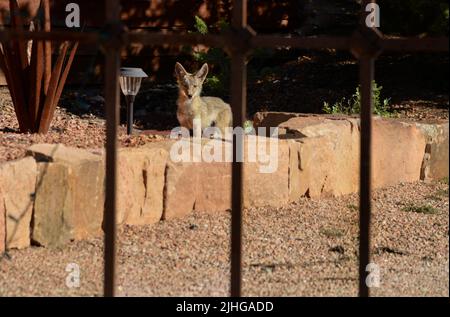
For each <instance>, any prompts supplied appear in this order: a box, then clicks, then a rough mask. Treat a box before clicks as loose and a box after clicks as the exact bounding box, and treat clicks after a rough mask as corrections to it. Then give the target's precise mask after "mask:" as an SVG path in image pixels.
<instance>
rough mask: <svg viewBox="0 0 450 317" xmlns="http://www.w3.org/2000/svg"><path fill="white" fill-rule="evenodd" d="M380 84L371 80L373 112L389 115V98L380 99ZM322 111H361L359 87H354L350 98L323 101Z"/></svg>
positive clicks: (347, 112)
mask: <svg viewBox="0 0 450 317" xmlns="http://www.w3.org/2000/svg"><path fill="white" fill-rule="evenodd" d="M382 89H383V87H382V86H378V85H377V83H376V82H375V81H373V82H372V90H373V113H374V114H376V115H379V116H383V117H389V116H391V114H392V113H391V112H390V111H389V102H390V99H389V98H388V99H381V90H382ZM323 111H324V112H325V113H328V114H348V115H351V114H359V113H360V111H361V92H360V87H357V88H356V91H355V93H354V94H353V95H352V96H351V98H349V99H347V98H345V97H344V98H342V99H341V100H340V101H338V102H336V103H334V104H333V105H330V104H329V103H328V102H324V103H323Z"/></svg>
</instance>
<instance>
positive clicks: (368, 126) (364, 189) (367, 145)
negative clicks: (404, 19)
mask: <svg viewBox="0 0 450 317" xmlns="http://www.w3.org/2000/svg"><path fill="white" fill-rule="evenodd" d="M369 3H375V1H374V0H363V1H362V3H361V5H362V8H361V20H360V24H361V27H362V28H364V27H368V26H367V25H366V17H367V12H366V6H367V4H369ZM373 79H374V57H373V56H371V55H368V54H366V53H365V54H363V55H362V56H360V58H359V83H360V86H361V114H360V119H361V139H360V142H361V143H360V146H361V153H360V177H359V182H360V184H359V296H360V297H369V295H370V294H369V287H368V285H367V283H366V275H367V272H366V268H367V265H368V264H369V263H370V218H371V207H372V203H371V176H372V175H371V168H372V167H371V166H372V164H371V160H372V111H373V91H372V81H373Z"/></svg>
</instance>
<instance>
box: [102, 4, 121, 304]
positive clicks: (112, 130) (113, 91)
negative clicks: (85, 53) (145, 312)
mask: <svg viewBox="0 0 450 317" xmlns="http://www.w3.org/2000/svg"><path fill="white" fill-rule="evenodd" d="M106 17H107V23H108V24H109V25H114V24H117V23H120V1H119V0H108V1H106ZM105 54H106V56H105V78H104V80H105V104H106V195H105V228H104V229H105V251H104V256H105V261H104V285H103V287H104V289H103V291H104V296H106V297H113V296H114V295H115V275H116V274H115V273H116V270H115V268H116V259H115V258H116V190H117V127H118V125H119V100H120V99H119V98H120V95H119V69H120V45H111V46H110V47H109V46H108V49H107V50H105Z"/></svg>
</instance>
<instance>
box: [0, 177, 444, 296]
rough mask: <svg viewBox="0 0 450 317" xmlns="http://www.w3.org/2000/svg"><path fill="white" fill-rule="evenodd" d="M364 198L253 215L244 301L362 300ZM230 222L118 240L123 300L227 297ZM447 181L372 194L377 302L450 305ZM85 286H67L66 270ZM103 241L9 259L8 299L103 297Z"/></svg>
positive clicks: (200, 219) (181, 225) (2, 268)
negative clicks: (422, 299)
mask: <svg viewBox="0 0 450 317" xmlns="http://www.w3.org/2000/svg"><path fill="white" fill-rule="evenodd" d="M357 200H358V196H357V195H350V196H345V197H340V198H327V199H321V200H311V199H307V198H304V199H300V200H299V201H298V202H295V203H293V204H291V205H289V206H286V207H283V208H278V209H273V208H256V209H251V210H247V211H245V213H244V249H243V250H244V251H243V252H244V253H243V254H244V267H243V294H244V295H245V296H357V285H358V275H357V274H358V273H357V272H358V271H357V270H358V269H357V267H358V262H357V261H358V258H357V250H358V210H357ZM229 232H230V214H229V213H223V214H207V213H205V214H193V215H191V216H189V217H187V218H183V219H179V220H172V221H162V222H159V223H157V224H155V225H152V226H143V227H131V226H125V227H122V228H121V229H120V230H119V237H118V243H119V245H118V261H117V262H118V271H117V273H118V280H117V283H118V294H119V295H120V296H227V295H228V293H229V270H230V265H229V241H230V235H229ZM448 235H449V199H448V180H445V181H442V182H433V183H424V182H417V183H411V184H400V185H398V186H393V187H389V188H385V189H380V190H376V191H375V192H374V194H373V220H372V255H373V258H372V262H373V263H375V264H376V265H378V267H379V270H380V285H379V287H378V288H372V289H371V290H372V291H371V292H372V295H373V296H449V284H448V281H449V236H448ZM70 263H75V264H77V265H78V266H79V268H80V287H79V288H69V287H67V286H66V279H67V276H68V274H69V273H68V272H66V268H67V265H68V264H70ZM102 274H103V241H102V238H95V239H90V240H87V241H81V242H73V243H71V244H69V245H67V246H65V247H63V248H60V249H53V250H51V249H45V248H41V247H31V248H28V249H25V250H20V251H19V250H11V251H10V252H9V253H8V254H7V255H5V256H4V257H3V258H2V260H0V296H63V295H64V296H101V292H102Z"/></svg>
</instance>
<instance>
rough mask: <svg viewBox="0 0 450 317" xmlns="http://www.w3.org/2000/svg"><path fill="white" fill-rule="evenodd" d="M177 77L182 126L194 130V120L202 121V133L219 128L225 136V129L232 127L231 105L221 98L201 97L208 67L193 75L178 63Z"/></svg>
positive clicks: (179, 114) (176, 68) (179, 118)
mask: <svg viewBox="0 0 450 317" xmlns="http://www.w3.org/2000/svg"><path fill="white" fill-rule="evenodd" d="M175 75H176V78H177V81H178V90H179V94H178V101H177V105H178V110H177V118H178V122H179V123H180V125H181V126H182V127H185V128H187V129H193V121H194V119H200V120H201V128H202V131H203V129H205V128H208V127H217V128H219V129H220V130H221V133H222V135H223V136H224V135H225V128H227V127H231V125H232V119H233V115H232V112H231V108H230V105H228V104H227V103H225V102H224V101H223V100H222V99H220V98H216V97H201V92H202V87H203V83H204V81H205V79H206V76H207V75H208V65H207V64H204V65H203V66H202V68H200V70H199V71H198V72H197V73H196V74H191V73H188V72H187V71H186V70H185V69H184V67H183V66H182V65H181V64H180V63H176V65H175Z"/></svg>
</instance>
